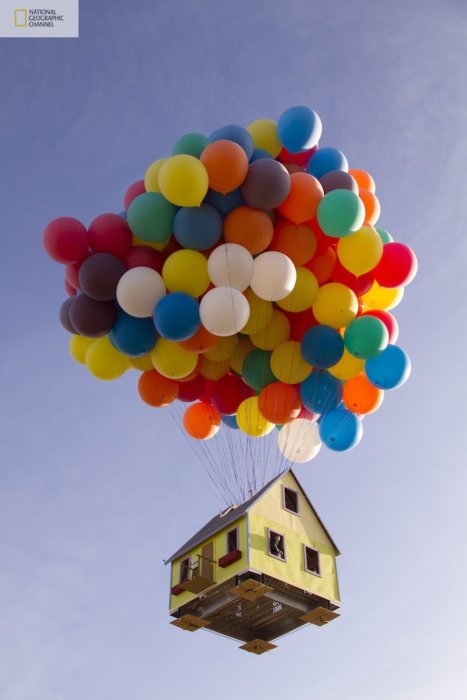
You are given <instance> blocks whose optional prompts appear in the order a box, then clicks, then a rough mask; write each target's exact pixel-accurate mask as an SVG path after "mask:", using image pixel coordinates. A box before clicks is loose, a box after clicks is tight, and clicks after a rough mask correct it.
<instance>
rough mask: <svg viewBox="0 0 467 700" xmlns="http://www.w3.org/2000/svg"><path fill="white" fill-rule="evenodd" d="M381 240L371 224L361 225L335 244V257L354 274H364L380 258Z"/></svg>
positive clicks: (371, 268)
mask: <svg viewBox="0 0 467 700" xmlns="http://www.w3.org/2000/svg"><path fill="white" fill-rule="evenodd" d="M382 254H383V241H382V240H381V238H380V237H379V236H378V234H377V232H376V231H375V229H374V228H373V227H372V226H362V228H361V229H359V230H358V231H356V232H355V233H353V234H352V235H350V236H347V237H346V238H341V239H340V241H339V243H338V245H337V257H338V258H339V260H340V262H341V263H342V265H343V266H344V267H345V269H346V270H349V272H351V273H352V274H354V275H357V276H358V275H364V274H365V273H366V272H369V271H370V270H373V268H374V267H375V266H376V265H377V264H378V263H379V261H380V260H381V256H382Z"/></svg>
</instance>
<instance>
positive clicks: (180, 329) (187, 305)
mask: <svg viewBox="0 0 467 700" xmlns="http://www.w3.org/2000/svg"><path fill="white" fill-rule="evenodd" d="M154 324H155V326H156V329H157V332H158V333H159V334H160V335H161V336H162V337H163V338H167V339H168V340H175V341H179V340H186V339H187V338H191V336H192V335H194V334H195V333H196V331H197V330H198V329H199V327H200V325H201V320H200V317H199V304H198V302H197V301H196V299H194V298H193V297H191V296H190V295H189V294H185V293H184V292H172V294H167V295H166V296H165V297H162V299H161V300H160V301H159V303H158V304H157V306H156V310H155V311H154Z"/></svg>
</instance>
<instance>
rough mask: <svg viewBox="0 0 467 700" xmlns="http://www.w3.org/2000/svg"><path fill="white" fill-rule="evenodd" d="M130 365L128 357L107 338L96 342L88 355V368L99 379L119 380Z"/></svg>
mask: <svg viewBox="0 0 467 700" xmlns="http://www.w3.org/2000/svg"><path fill="white" fill-rule="evenodd" d="M129 364H130V361H129V358H128V356H127V355H124V354H123V353H122V352H120V351H119V350H117V349H116V348H114V346H113V345H112V343H111V342H110V340H109V339H108V338H107V336H104V337H102V338H98V339H97V340H95V341H94V342H93V343H92V345H90V346H89V348H88V351H87V353H86V367H87V368H88V370H89V371H90V372H91V374H92V375H94V377H97V379H104V380H110V379H117V378H118V377H121V376H122V374H125V372H126V370H127V369H128V367H129Z"/></svg>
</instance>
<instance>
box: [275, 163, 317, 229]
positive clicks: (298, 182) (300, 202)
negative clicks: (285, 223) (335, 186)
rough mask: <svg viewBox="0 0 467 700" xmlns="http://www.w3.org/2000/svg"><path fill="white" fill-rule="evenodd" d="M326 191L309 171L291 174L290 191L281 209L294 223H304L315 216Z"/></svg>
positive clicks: (280, 206)
mask: <svg viewBox="0 0 467 700" xmlns="http://www.w3.org/2000/svg"><path fill="white" fill-rule="evenodd" d="M323 196H324V192H323V188H322V187H321V183H320V182H319V180H317V179H316V178H315V177H313V176H312V175H309V174H308V173H292V175H290V192H289V195H288V197H287V199H285V200H284V201H283V202H282V204H280V205H279V211H280V213H281V214H282V216H284V217H285V218H286V219H290V221H293V223H294V224H302V223H303V222H304V221H308V220H309V219H311V218H313V216H315V214H316V212H317V210H318V205H319V203H320V202H321V200H322V199H323Z"/></svg>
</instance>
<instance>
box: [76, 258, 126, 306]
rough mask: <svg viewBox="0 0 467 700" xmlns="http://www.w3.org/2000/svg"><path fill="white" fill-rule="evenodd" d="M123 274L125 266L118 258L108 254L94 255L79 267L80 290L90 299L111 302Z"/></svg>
mask: <svg viewBox="0 0 467 700" xmlns="http://www.w3.org/2000/svg"><path fill="white" fill-rule="evenodd" d="M125 272H126V267H125V264H124V262H123V261H122V260H120V258H117V257H116V256H115V255H111V254H110V253H94V255H90V256H89V257H88V258H86V260H84V262H83V263H82V264H81V266H80V269H79V286H80V289H81V290H82V291H83V292H84V293H85V294H87V295H88V297H91V299H96V300H97V301H111V300H112V299H115V295H116V293H117V285H118V281H119V279H120V278H121V277H122V275H123V274H125Z"/></svg>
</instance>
